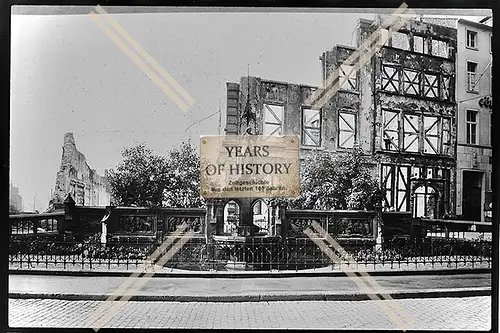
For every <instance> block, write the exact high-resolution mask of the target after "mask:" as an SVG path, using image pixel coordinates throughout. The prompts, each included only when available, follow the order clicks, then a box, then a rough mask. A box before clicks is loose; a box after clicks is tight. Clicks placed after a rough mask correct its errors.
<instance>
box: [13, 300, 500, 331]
mask: <svg viewBox="0 0 500 333" xmlns="http://www.w3.org/2000/svg"><path fill="white" fill-rule="evenodd" d="M378 302H384V303H385V305H388V306H389V307H394V309H398V307H399V309H401V308H403V309H404V311H405V312H406V313H409V314H411V318H409V320H414V323H413V324H412V325H411V326H410V327H409V328H408V329H418V330H438V329H447V330H488V329H490V323H491V319H490V317H491V297H464V298H437V299H403V300H391V301H313V302H308V301H302V302H287V301H280V302H247V303H198V302H196V303H194V302H193V303H183V302H126V303H122V305H123V307H122V308H121V310H120V311H119V312H118V314H117V315H116V316H115V317H113V318H112V320H111V321H110V322H108V323H107V324H106V325H104V327H110V328H224V329H231V328H297V329H301V328H302V329H311V328H317V329H342V328H352V329H398V326H397V325H396V324H395V323H394V322H393V321H392V320H391V318H390V317H388V316H387V315H386V314H385V312H384V311H383V309H382V307H381V305H380V304H377V303H378ZM103 303H104V302H98V301H61V300H48V299H47V300H39V299H10V300H9V305H10V307H9V325H10V327H13V328H14V327H64V328H78V327H85V326H86V325H85V324H84V322H85V320H86V319H87V318H88V317H89V316H90V315H91V314H92V313H93V311H95V310H96V309H99V307H100V306H102V305H103ZM396 303H397V304H396ZM395 305H396V306H395Z"/></svg>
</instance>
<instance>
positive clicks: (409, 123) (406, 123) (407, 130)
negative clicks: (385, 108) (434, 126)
mask: <svg viewBox="0 0 500 333" xmlns="http://www.w3.org/2000/svg"><path fill="white" fill-rule="evenodd" d="M418 133H419V130H418V116H414V115H410V114H405V115H404V116H403V150H404V151H407V152H418Z"/></svg>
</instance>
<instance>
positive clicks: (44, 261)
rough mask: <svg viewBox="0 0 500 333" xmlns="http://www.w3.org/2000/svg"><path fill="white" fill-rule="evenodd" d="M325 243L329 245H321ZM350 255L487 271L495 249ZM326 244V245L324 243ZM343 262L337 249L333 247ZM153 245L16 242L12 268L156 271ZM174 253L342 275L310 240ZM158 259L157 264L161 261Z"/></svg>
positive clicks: (178, 258) (449, 246) (451, 244)
mask: <svg viewBox="0 0 500 333" xmlns="http://www.w3.org/2000/svg"><path fill="white" fill-rule="evenodd" d="M321 241H324V240H321ZM338 242H339V243H340V244H342V246H343V249H344V250H345V251H346V252H347V253H348V254H349V255H350V258H343V259H349V260H347V261H346V260H344V261H343V263H344V264H347V265H348V266H350V267H352V268H353V269H362V268H367V269H368V268H369V269H374V270H377V269H385V268H391V269H393V268H402V267H410V266H412V267H416V268H418V267H422V268H440V267H456V268H458V267H471V268H474V267H487V268H491V261H492V243H491V241H486V240H473V241H471V240H462V239H433V238H426V239H423V240H421V241H417V240H393V241H387V242H386V243H385V244H384V245H383V246H376V245H374V244H373V243H371V242H357V243H350V244H346V243H345V242H344V241H343V240H342V239H340V240H338ZM325 244H326V243H325ZM328 246H329V247H330V249H332V250H333V251H334V252H335V253H336V254H337V255H338V256H339V257H342V255H341V253H340V252H339V251H338V249H335V248H334V247H333V246H331V245H328ZM157 247H158V244H157V243H156V242H152V241H143V242H139V241H131V242H120V243H108V244H106V245H103V244H101V243H99V242H98V241H96V240H95V239H92V240H87V241H82V242H80V243H77V242H67V241H66V242H65V241H57V240H52V241H46V240H44V239H36V240H31V241H30V242H26V241H23V240H22V239H11V241H10V246H9V260H10V265H11V268H25V267H45V268H51V267H59V268H62V269H65V268H67V267H78V268H80V269H97V268H101V269H106V268H108V269H111V268H112V267H113V268H114V267H121V268H125V269H133V268H137V267H144V266H147V265H153V264H155V262H152V261H146V260H147V259H148V257H149V255H150V254H152V253H153V251H155V249H157ZM173 249H174V250H175V254H174V255H173V256H172V257H171V258H170V259H169V260H168V262H167V263H166V265H165V266H166V267H169V268H176V269H183V270H196V271H207V270H217V271H224V270H302V269H317V268H321V267H330V266H331V268H332V269H340V268H341V267H340V266H339V262H337V261H336V260H332V259H331V258H330V257H328V256H327V255H326V254H325V253H324V252H323V251H322V250H321V249H320V247H319V246H318V245H316V244H315V243H314V242H312V241H311V240H309V239H285V240H277V239H272V240H266V239H265V238H263V239H260V240H259V239H254V240H253V241H251V242H229V241H212V242H209V243H207V242H206V241H205V239H204V238H193V239H190V240H189V241H188V242H187V243H186V244H184V245H183V246H179V245H178V244H176V243H175V242H174V244H173V245H171V246H170V247H168V248H166V249H165V250H164V253H163V254H165V253H166V252H167V251H169V250H173ZM160 257H161V256H159V257H158V258H160Z"/></svg>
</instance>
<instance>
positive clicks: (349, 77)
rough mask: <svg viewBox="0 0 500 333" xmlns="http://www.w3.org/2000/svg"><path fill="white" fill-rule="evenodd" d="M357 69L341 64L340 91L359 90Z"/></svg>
mask: <svg viewBox="0 0 500 333" xmlns="http://www.w3.org/2000/svg"><path fill="white" fill-rule="evenodd" d="M356 71H357V70H356V67H355V66H351V65H344V64H341V65H340V66H339V87H340V89H346V90H356V89H357V87H358V86H357V73H356Z"/></svg>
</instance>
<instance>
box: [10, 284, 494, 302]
mask: <svg viewBox="0 0 500 333" xmlns="http://www.w3.org/2000/svg"><path fill="white" fill-rule="evenodd" d="M387 294H389V295H390V296H391V298H393V299H407V298H448V297H478V296H491V288H490V287H487V288H455V289H428V290H415V291H388V292H387ZM370 295H373V296H380V294H379V293H371V294H366V293H361V292H359V293H353V292H346V293H311V294H253V295H204V296H202V295H134V296H132V297H131V298H130V299H129V301H137V302H227V303H235V302H276V301H368V300H371V298H370ZM110 296H111V295H107V294H61V293H53V294H49V293H46V294H41V293H9V298H10V299H57V300H66V301H106V300H107V298H108V297H110ZM120 300H121V298H118V299H117V301H120Z"/></svg>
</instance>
